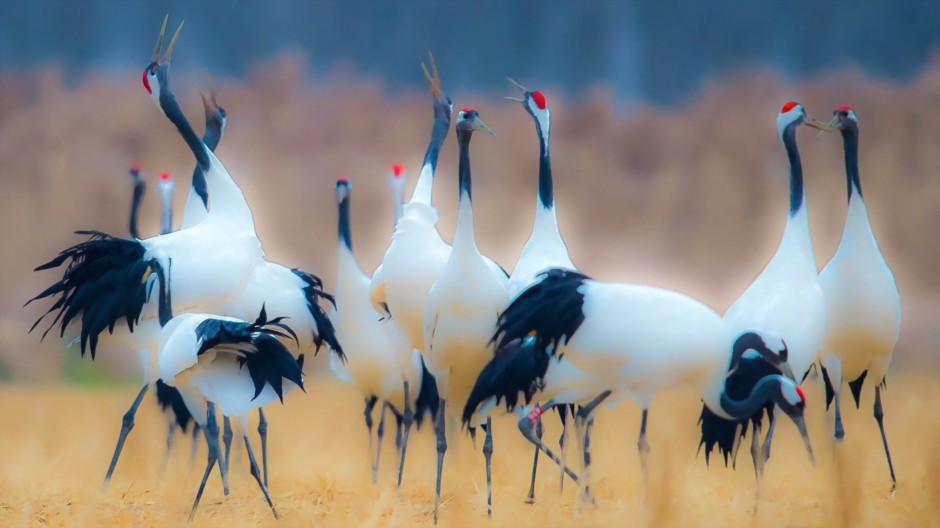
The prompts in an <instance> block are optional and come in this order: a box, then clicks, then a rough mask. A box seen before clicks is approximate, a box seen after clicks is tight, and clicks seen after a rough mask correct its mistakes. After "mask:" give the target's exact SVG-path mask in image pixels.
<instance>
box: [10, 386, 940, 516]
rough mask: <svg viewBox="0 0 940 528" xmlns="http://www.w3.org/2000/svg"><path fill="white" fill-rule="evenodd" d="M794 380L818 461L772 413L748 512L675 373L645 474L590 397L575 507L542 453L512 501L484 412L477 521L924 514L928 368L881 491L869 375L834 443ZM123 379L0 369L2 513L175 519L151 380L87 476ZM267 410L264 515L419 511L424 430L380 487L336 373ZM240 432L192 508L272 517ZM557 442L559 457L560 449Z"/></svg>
mask: <svg viewBox="0 0 940 528" xmlns="http://www.w3.org/2000/svg"><path fill="white" fill-rule="evenodd" d="M806 385H807V387H808V397H809V399H810V412H809V426H810V435H811V437H812V439H813V444H814V447H815V449H816V455H817V459H818V462H817V467H815V468H814V467H812V466H810V464H809V462H808V460H807V457H806V454H805V452H804V451H803V448H802V443H801V442H800V441H799V435H798V433H797V432H796V429H795V427H793V426H792V424H790V423H785V424H784V423H782V424H781V427H779V428H778V435H777V438H776V439H775V440H776V441H775V447H774V452H773V454H772V456H771V460H770V462H769V466H768V468H767V472H766V480H765V490H764V500H763V502H762V503H761V504H760V507H759V509H758V513H757V514H756V516H752V514H751V511H752V507H753V500H754V494H753V472H752V466H751V463H750V457H749V456H748V453H747V452H746V451H742V453H741V454H740V459H739V465H738V469H737V471H731V470H729V469H725V468H724V467H722V466H721V464H719V463H716V462H717V459H712V465H711V467H706V465H705V462H704V460H703V458H702V456H701V455H700V456H698V457H697V456H696V436H695V435H696V429H695V421H696V419H697V416H698V411H699V405H698V404H697V401H698V400H697V398H696V397H695V395H694V394H693V393H691V392H688V391H675V392H672V393H668V394H664V395H662V397H659V398H657V399H656V400H654V402H653V406H652V407H651V410H650V427H651V429H650V431H649V439H650V444H651V446H652V451H651V457H650V468H651V470H650V473H651V479H650V484H649V488H648V489H644V487H643V485H642V479H641V476H640V470H639V459H638V456H637V453H636V447H635V446H636V433H637V430H638V424H639V412H638V411H637V409H636V408H635V406H633V405H631V404H629V403H624V404H623V405H621V406H619V407H618V408H616V409H615V410H613V411H610V410H607V409H603V410H601V411H600V412H599V414H598V417H597V425H596V427H595V434H594V436H593V442H592V445H593V447H594V448H593V455H594V461H595V464H594V466H593V469H592V482H593V483H594V484H595V489H596V494H597V506H596V508H593V507H581V506H580V503H579V501H578V500H577V496H576V490H575V489H574V487H573V486H571V484H570V482H568V483H567V484H566V487H565V490H564V492H563V493H562V494H559V490H558V472H557V471H556V470H555V469H554V467H550V466H549V465H548V464H547V463H546V462H547V459H545V458H544V457H543V458H542V464H540V468H541V469H542V472H541V474H540V478H539V481H538V485H537V488H536V497H537V504H535V505H527V504H525V503H524V502H523V499H524V497H525V493H526V491H527V490H528V477H529V470H530V464H531V455H532V452H531V450H530V449H529V446H528V444H526V443H525V440H524V439H522V437H521V436H520V435H519V434H518V432H517V430H516V428H515V424H514V420H512V419H511V418H510V417H508V416H507V417H505V418H504V419H498V420H497V421H496V422H495V426H494V430H495V432H494V443H495V453H494V456H493V472H494V514H493V522H492V526H538V527H554V526H610V527H612V526H655V527H660V526H706V527H707V526H768V527H769V526H790V527H800V528H804V527H815V526H825V527H837V526H853V527H855V526H885V527H912V528H913V527H926V526H938V525H940V413H937V411H936V402H937V401H940V383H938V381H937V379H936V378H935V377H933V376H926V375H923V374H908V375H897V376H894V377H892V378H891V379H889V382H888V391H887V392H885V412H886V428H887V432H888V435H889V440H890V441H891V445H892V447H893V454H894V461H895V467H896V469H897V474H898V489H897V492H896V494H894V495H890V494H889V492H888V491H889V479H888V471H887V466H886V464H885V461H884V456H883V452H882V449H881V441H880V437H879V435H878V428H877V425H876V423H875V421H874V420H873V419H872V417H871V407H870V406H871V393H870V392H869V391H866V393H865V397H864V398H863V401H862V406H863V407H862V410H860V411H856V410H854V409H852V410H848V411H847V412H846V413H845V420H846V424H845V425H846V431H847V436H846V440H845V443H844V445H842V446H840V447H839V449H838V450H836V451H834V450H833V445H832V444H831V442H830V441H829V434H828V429H826V430H824V427H825V425H824V423H825V422H824V418H823V415H822V411H821V403H822V402H821V400H822V387H821V385H820V383H819V382H818V381H811V382H807V384H806ZM134 394H135V391H134V390H132V389H122V390H88V389H84V390H83V389H76V388H55V387H38V386H36V387H25V386H11V385H2V386H0V431H2V434H0V457H2V458H0V526H5V527H15V526H141V525H147V526H178V525H182V524H184V523H185V520H186V517H187V514H188V513H189V508H190V505H191V504H192V499H193V496H194V494H195V490H196V487H197V486H198V484H199V479H200V478H201V476H202V471H203V469H204V467H205V466H204V464H205V448H204V447H201V451H200V453H199V455H198V456H197V458H196V461H195V467H191V466H190V465H189V443H188V440H187V439H183V438H182V437H181V438H180V439H179V440H181V441H182V444H178V448H177V449H176V451H175V452H174V456H173V457H172V458H171V460H170V463H169V465H168V468H167V469H166V472H165V474H163V475H162V476H161V474H160V466H161V461H162V458H163V453H164V434H165V430H164V428H163V427H164V426H163V421H162V418H161V417H160V415H159V412H158V411H157V407H156V405H154V403H153V401H152V400H153V396H152V395H148V396H149V397H148V398H147V401H146V402H145V404H144V405H142V407H141V411H140V413H139V414H138V420H137V427H136V429H135V430H134V431H133V432H132V433H131V436H130V437H129V439H128V443H127V447H126V449H125V455H124V457H125V458H124V459H123V460H122V461H121V463H120V464H119V465H118V469H117V472H116V474H115V478H114V480H113V481H112V483H111V487H110V489H109V490H108V491H106V492H104V493H102V492H100V491H99V486H100V484H101V478H102V477H103V475H104V470H105V468H106V465H107V463H108V461H109V460H110V456H111V449H112V447H113V442H114V440H115V439H116V436H117V431H118V428H119V421H120V416H121V414H122V413H123V411H124V410H125V407H126V405H128V404H129V402H130V401H131V400H132V399H133V397H134ZM269 422H270V431H269V439H270V440H269V441H270V455H269V457H270V464H271V467H270V487H271V495H272V499H273V501H274V503H275V506H276V507H277V509H278V512H279V513H280V515H281V523H280V524H278V526H323V527H326V526H424V527H427V526H431V512H432V511H433V506H434V472H435V469H434V468H435V464H436V462H435V460H436V455H435V451H434V442H433V438H432V436H433V435H432V434H431V431H430V430H422V431H420V432H418V433H417V434H414V435H413V436H412V439H413V442H412V443H411V449H409V457H408V461H407V466H406V471H405V480H404V483H403V484H402V488H401V490H400V491H396V489H395V485H394V471H395V468H396V467H397V466H396V464H395V462H394V461H393V459H394V456H393V454H392V453H393V451H394V444H393V440H392V435H389V434H386V438H385V451H384V453H383V463H382V467H381V471H380V473H379V482H378V484H377V485H372V484H371V483H370V470H369V466H368V463H367V459H366V450H367V444H366V435H365V426H364V424H363V422H362V415H361V403H360V400H359V398H358V396H357V395H356V393H355V390H354V389H353V388H352V387H351V386H348V385H341V384H339V383H337V382H335V381H332V380H330V379H320V378H317V377H308V380H307V393H306V394H303V393H294V394H291V395H289V396H288V398H287V399H286V403H285V405H284V406H283V407H281V406H272V407H271V408H270V413H269ZM546 424H548V431H547V432H546V440H548V442H549V444H550V445H552V446H554V445H556V443H555V439H557V435H558V432H559V426H558V421H557V419H556V418H555V416H548V420H547V421H546ZM252 433H253V434H252V438H253V445H254V447H255V450H256V453H257V451H258V440H257V436H256V435H255V434H254V432H253V431H252ZM456 437H457V433H451V440H450V442H449V443H450V449H449V451H448V453H447V458H446V460H445V464H444V471H445V472H444V483H443V496H442V501H443V504H444V506H443V509H442V515H441V522H440V526H442V527H447V526H480V525H483V526H486V525H487V523H486V505H485V500H486V499H485V490H486V486H485V473H484V466H483V457H482V455H481V454H480V452H479V449H478V448H477V449H474V448H473V446H472V445H471V443H470V441H469V439H467V437H466V435H465V434H462V433H461V434H459V437H460V439H459V440H456ZM478 447H479V445H478ZM240 448H241V446H240V445H239V443H238V442H235V443H234V444H233V453H234V454H233V459H234V462H233V467H232V472H231V474H232V477H231V488H232V494H231V495H230V496H229V497H227V498H226V497H223V496H222V490H221V486H220V485H219V479H218V475H217V473H216V474H214V475H213V478H212V479H211V480H210V484H209V486H208V487H207V491H206V495H205V496H204V497H203V502H202V505H201V507H200V511H199V513H198V516H197V518H196V521H195V522H194V523H193V526H245V525H271V526H273V525H275V522H274V520H273V517H272V516H271V512H270V511H269V509H268V507H267V505H266V504H265V503H264V502H263V500H262V498H261V495H260V493H259V492H258V489H257V487H256V485H255V483H254V481H252V480H251V477H250V476H249V475H248V471H247V466H246V462H245V460H246V457H245V456H244V453H243V451H242V450H241V449H240ZM569 458H571V459H572V462H574V460H573V458H574V457H573V451H571V452H570V455H569ZM576 467H577V466H576Z"/></svg>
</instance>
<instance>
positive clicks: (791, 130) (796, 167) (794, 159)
mask: <svg viewBox="0 0 940 528" xmlns="http://www.w3.org/2000/svg"><path fill="white" fill-rule="evenodd" d="M798 126H799V122H798V121H794V122H792V123H790V124H789V125H787V127H786V128H784V129H783V147H784V148H785V149H786V150H787V159H788V160H789V161H790V216H793V215H795V214H796V213H797V212H798V211H799V210H800V208H802V207H803V163H802V161H800V150H799V148H797V146H796V129H797V127H798Z"/></svg>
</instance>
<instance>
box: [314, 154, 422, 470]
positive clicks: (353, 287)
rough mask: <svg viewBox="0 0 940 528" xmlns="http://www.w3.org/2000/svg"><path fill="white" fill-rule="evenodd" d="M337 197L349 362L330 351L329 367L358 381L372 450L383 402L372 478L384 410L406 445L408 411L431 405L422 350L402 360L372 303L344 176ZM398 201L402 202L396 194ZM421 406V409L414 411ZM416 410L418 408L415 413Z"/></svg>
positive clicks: (339, 301) (339, 305) (339, 279)
mask: <svg viewBox="0 0 940 528" xmlns="http://www.w3.org/2000/svg"><path fill="white" fill-rule="evenodd" d="M392 174H393V178H396V179H404V177H403V175H402V174H401V167H400V166H395V168H394V169H393V171H392ZM390 181H391V183H392V196H393V198H396V195H397V193H396V192H395V191H396V189H400V188H401V185H398V184H397V183H396V181H395V180H390ZM335 192H336V203H337V205H338V206H339V207H338V208H339V220H338V239H339V248H338V251H337V253H338V263H337V273H336V290H335V291H336V294H335V301H336V309H335V310H334V311H333V312H332V313H331V314H330V320H331V321H332V322H333V327H334V328H335V329H336V336H337V338H338V339H339V340H340V341H341V342H342V343H343V349H344V351H345V352H346V358H347V361H346V362H342V361H340V360H338V359H337V358H336V357H335V356H331V357H330V369H331V370H332V371H333V372H334V373H335V374H336V375H337V377H338V378H340V379H341V380H343V381H348V382H350V383H353V384H354V385H356V388H357V389H358V390H359V392H360V394H361V395H362V397H363V399H364V400H365V411H364V415H365V421H366V428H367V429H368V433H369V453H370V458H371V456H372V455H371V453H372V424H373V422H372V412H373V408H374V407H375V404H376V403H377V402H378V403H379V405H380V406H381V418H380V419H379V425H378V429H377V431H376V436H377V438H376V441H377V447H376V450H375V458H374V459H373V462H372V483H373V484H375V482H376V480H377V478H378V470H379V461H380V457H381V453H382V438H383V436H384V433H385V413H386V410H391V411H392V413H393V414H394V415H395V419H396V422H397V424H398V427H397V434H396V438H395V439H396V445H397V446H398V448H399V449H402V450H403V449H405V445H404V444H403V443H402V437H401V432H402V431H401V426H402V422H403V420H404V416H405V415H406V414H407V415H409V419H414V417H415V416H417V419H418V423H419V424H420V423H421V421H422V419H423V417H424V415H425V413H426V412H428V411H429V409H427V408H426V407H427V406H426V405H425V404H424V402H423V401H421V400H418V401H414V400H415V399H417V398H416V397H417V396H419V394H420V392H421V390H422V370H423V367H424V365H423V363H422V361H421V356H420V354H413V353H411V350H405V351H403V352H404V353H406V357H407V361H408V363H407V364H406V365H404V366H402V365H400V364H399V363H400V359H399V357H398V354H399V351H398V350H396V347H395V345H396V344H395V343H394V342H393V341H392V339H391V338H390V335H389V334H388V333H387V329H386V326H389V325H390V324H389V321H388V319H387V318H383V317H382V315H380V314H379V313H378V312H376V311H375V309H374V308H373V307H372V305H371V303H370V300H369V283H370V280H369V276H368V275H366V274H365V273H363V272H362V269H361V268H360V267H359V265H358V263H357V262H356V257H355V255H354V254H353V249H352V231H351V230H350V201H351V198H352V184H351V183H350V182H349V181H348V180H346V179H345V178H341V179H339V180H337V182H336V189H335ZM397 203H399V204H400V203H401V198H400V195H397ZM406 380H410V381H411V386H412V387H414V388H415V392H414V393H413V394H410V395H409V398H408V400H406V399H405V392H404V387H405V381H406ZM415 409H416V411H415ZM415 413H417V414H415Z"/></svg>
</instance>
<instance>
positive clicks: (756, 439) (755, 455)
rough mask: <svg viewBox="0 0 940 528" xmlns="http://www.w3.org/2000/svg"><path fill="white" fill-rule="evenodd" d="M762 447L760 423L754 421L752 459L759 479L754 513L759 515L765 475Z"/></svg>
mask: <svg viewBox="0 0 940 528" xmlns="http://www.w3.org/2000/svg"><path fill="white" fill-rule="evenodd" d="M762 455H763V454H762V453H761V448H760V424H758V423H757V422H754V423H753V428H752V430H751V460H753V461H754V477H755V478H756V479H757V491H756V494H755V498H754V511H753V512H752V513H753V514H754V515H757V506H758V505H759V504H760V499H761V482H762V480H763V477H764V460H763V456H762Z"/></svg>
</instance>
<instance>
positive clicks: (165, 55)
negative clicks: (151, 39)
mask: <svg viewBox="0 0 940 528" xmlns="http://www.w3.org/2000/svg"><path fill="white" fill-rule="evenodd" d="M185 22H186V21H185V20H184V21H182V22H180V25H179V26H177V27H176V32H175V33H173V38H171V39H170V45H169V46H167V47H166V51H164V52H163V57H161V58H160V62H161V63H162V62H170V57H171V56H172V55H173V48H175V47H176V39H178V38H179V37H180V31H182V30H183V24H184V23H185ZM163 27H164V29H166V22H164V26H163ZM160 37H161V38H162V37H163V33H162V32H161V33H160Z"/></svg>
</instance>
